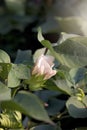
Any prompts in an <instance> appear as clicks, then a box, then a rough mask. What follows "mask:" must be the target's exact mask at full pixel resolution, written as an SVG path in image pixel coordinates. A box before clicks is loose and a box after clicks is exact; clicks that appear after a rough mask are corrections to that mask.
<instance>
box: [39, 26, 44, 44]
mask: <svg viewBox="0 0 87 130" xmlns="http://www.w3.org/2000/svg"><path fill="white" fill-rule="evenodd" d="M37 37H38V40H39V42H41V41H43V40H44V37H43V36H42V30H41V28H40V27H39V28H38V35H37Z"/></svg>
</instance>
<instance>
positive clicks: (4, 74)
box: [0, 63, 11, 80]
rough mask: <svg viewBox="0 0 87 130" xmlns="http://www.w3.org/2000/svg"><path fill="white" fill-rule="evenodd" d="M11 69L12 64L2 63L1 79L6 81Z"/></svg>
mask: <svg viewBox="0 0 87 130" xmlns="http://www.w3.org/2000/svg"><path fill="white" fill-rule="evenodd" d="M10 69H11V64H10V63H0V78H1V79H3V80H6V79H7V78H8V73H9V71H10Z"/></svg>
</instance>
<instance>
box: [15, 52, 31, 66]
mask: <svg viewBox="0 0 87 130" xmlns="http://www.w3.org/2000/svg"><path fill="white" fill-rule="evenodd" d="M15 64H29V65H32V64H33V58H32V54H31V50H25V51H22V50H18V52H17V57H16V59H15Z"/></svg>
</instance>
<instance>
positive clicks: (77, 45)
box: [54, 37, 87, 68]
mask: <svg viewBox="0 0 87 130" xmlns="http://www.w3.org/2000/svg"><path fill="white" fill-rule="evenodd" d="M54 49H55V51H56V52H57V55H58V58H59V56H60V59H59V61H60V62H61V64H62V65H66V66H68V67H69V68H72V67H81V66H85V65H87V60H86V56H87V37H73V38H69V39H67V40H65V41H64V42H63V43H61V44H59V45H57V46H55V47H54Z"/></svg>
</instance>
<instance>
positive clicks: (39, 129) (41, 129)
mask: <svg viewBox="0 0 87 130" xmlns="http://www.w3.org/2000/svg"><path fill="white" fill-rule="evenodd" d="M30 130H61V128H60V127H59V126H57V127H56V126H51V125H39V126H36V127H33V128H31V129H30Z"/></svg>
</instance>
